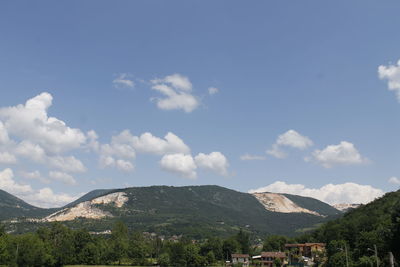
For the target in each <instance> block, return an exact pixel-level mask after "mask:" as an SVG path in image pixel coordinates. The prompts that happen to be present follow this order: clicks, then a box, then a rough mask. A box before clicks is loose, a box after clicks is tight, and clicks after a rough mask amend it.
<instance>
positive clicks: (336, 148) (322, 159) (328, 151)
mask: <svg viewBox="0 0 400 267" xmlns="http://www.w3.org/2000/svg"><path fill="white" fill-rule="evenodd" d="M310 160H315V161H316V162H318V163H319V164H321V165H322V166H324V167H325V168H331V167H333V166H335V165H356V164H362V163H366V162H368V159H366V158H364V157H362V156H361V154H360V152H358V150H357V149H356V147H355V146H354V144H352V143H350V142H346V141H342V142H340V144H338V145H329V146H327V147H326V148H324V149H323V150H315V151H314V152H313V153H312V158H311V159H310V158H306V161H310Z"/></svg>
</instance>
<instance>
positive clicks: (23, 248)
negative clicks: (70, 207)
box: [0, 222, 251, 267]
mask: <svg viewBox="0 0 400 267" xmlns="http://www.w3.org/2000/svg"><path fill="white" fill-rule="evenodd" d="M250 249H251V246H250V235H249V233H247V232H244V231H242V230H240V231H239V232H238V233H237V234H236V235H234V236H231V237H229V238H226V239H222V238H219V237H211V238H208V239H205V240H203V241H202V242H197V241H194V240H189V239H186V238H185V237H182V238H181V239H180V240H161V239H160V238H157V237H153V238H152V237H149V236H147V235H144V234H143V233H140V232H129V231H128V228H127V226H126V225H125V224H124V223H122V222H117V223H116V224H115V225H114V227H113V229H112V232H111V234H110V235H93V234H90V233H89V232H88V231H87V230H85V229H78V230H73V229H70V228H68V227H66V226H64V225H62V224H61V223H52V224H51V226H50V227H43V228H40V229H38V230H37V231H36V232H34V233H26V234H20V235H13V234H7V233H6V232H5V231H4V227H0V265H6V266H24V267H36V266H64V265H75V264H86V265H110V264H119V265H142V266H152V265H155V264H158V265H160V266H210V265H215V264H221V263H223V262H225V260H230V255H231V254H232V253H249V252H250Z"/></svg>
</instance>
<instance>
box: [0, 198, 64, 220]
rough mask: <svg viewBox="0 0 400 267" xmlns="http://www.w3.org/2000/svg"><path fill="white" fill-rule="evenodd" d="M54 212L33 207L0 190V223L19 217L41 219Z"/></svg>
mask: <svg viewBox="0 0 400 267" xmlns="http://www.w3.org/2000/svg"><path fill="white" fill-rule="evenodd" d="M55 210H56V209H42V208H37V207H34V206H32V205H30V204H28V203H26V202H25V201H23V200H22V199H19V198H17V197H15V196H13V195H11V194H9V193H7V192H6V191H3V190H0V221H3V220H8V219H12V218H21V217H29V218H32V217H34V218H36V217H43V216H46V215H48V214H50V213H52V212H54V211H55Z"/></svg>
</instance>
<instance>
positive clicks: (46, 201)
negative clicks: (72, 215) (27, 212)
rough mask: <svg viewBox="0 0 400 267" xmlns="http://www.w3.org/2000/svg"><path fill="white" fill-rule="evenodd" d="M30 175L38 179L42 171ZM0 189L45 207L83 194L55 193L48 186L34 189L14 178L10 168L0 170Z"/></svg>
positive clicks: (60, 203) (53, 205) (60, 204)
mask: <svg viewBox="0 0 400 267" xmlns="http://www.w3.org/2000/svg"><path fill="white" fill-rule="evenodd" d="M29 175H30V176H31V178H32V179H36V178H38V175H39V176H40V173H38V172H32V173H30V174H29ZM29 175H28V176H29ZM0 189H2V190H5V191H7V192H8V193H10V194H15V195H17V196H18V197H21V198H22V199H23V200H25V201H27V202H28V203H30V204H32V205H35V206H38V207H43V208H50V207H59V206H63V205H65V204H67V203H70V202H71V201H73V200H75V199H77V198H78V197H79V196H80V195H82V194H80V195H79V196H70V195H68V194H64V193H61V194H54V192H53V191H52V190H51V189H50V188H47V187H46V188H42V189H40V190H38V191H34V190H33V189H32V188H31V186H30V185H24V184H20V183H17V182H16V181H15V180H14V172H13V171H12V170H11V169H9V168H7V169H5V170H3V171H0Z"/></svg>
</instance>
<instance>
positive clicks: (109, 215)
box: [0, 185, 343, 239]
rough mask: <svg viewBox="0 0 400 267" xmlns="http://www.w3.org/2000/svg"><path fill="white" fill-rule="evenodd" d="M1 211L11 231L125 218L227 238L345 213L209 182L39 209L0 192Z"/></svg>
mask: <svg viewBox="0 0 400 267" xmlns="http://www.w3.org/2000/svg"><path fill="white" fill-rule="evenodd" d="M0 214H1V217H0V220H2V221H3V223H4V224H5V226H6V228H7V230H8V231H10V232H16V233H20V232H26V231H32V230H34V229H37V228H38V227H40V226H46V225H48V224H49V223H52V222H55V221H59V222H62V223H63V224H65V225H67V226H69V227H72V228H81V227H84V228H86V229H88V230H89V231H92V232H103V231H106V230H109V229H111V228H112V225H113V224H114V223H115V222H116V221H118V220H121V221H123V222H125V223H126V224H127V226H128V227H129V228H130V229H132V230H137V231H146V232H152V233H153V232H154V233H156V234H158V235H165V236H171V235H186V236H188V237H191V238H194V239H200V238H204V237H205V236H210V235H218V236H229V235H231V234H233V233H236V232H237V231H238V230H239V229H245V230H246V231H249V232H251V233H253V234H254V235H256V236H263V235H268V234H284V235H292V236H293V235H296V234H299V233H302V232H304V231H306V230H310V229H314V228H315V227H316V226H318V225H319V224H321V223H323V222H326V221H329V220H331V219H334V218H337V217H340V216H341V214H343V212H342V211H339V210H338V209H336V208H334V207H332V206H330V205H328V204H326V203H324V202H321V201H319V200H317V199H313V198H309V197H302V196H297V195H290V194H276V193H268V192H266V193H254V194H249V193H243V192H238V191H235V190H231V189H227V188H224V187H220V186H214V185H209V186H184V187H173V186H150V187H131V188H124V189H112V190H107V189H105V190H94V191H91V192H89V193H87V194H86V195H84V196H82V197H81V198H79V199H77V200H76V201H74V202H72V203H70V204H68V205H66V206H64V207H62V208H57V209H42V208H37V207H34V206H32V205H29V204H27V203H26V202H24V201H22V200H21V199H19V198H17V197H15V196H13V195H11V194H8V193H7V192H5V191H1V190H0Z"/></svg>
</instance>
